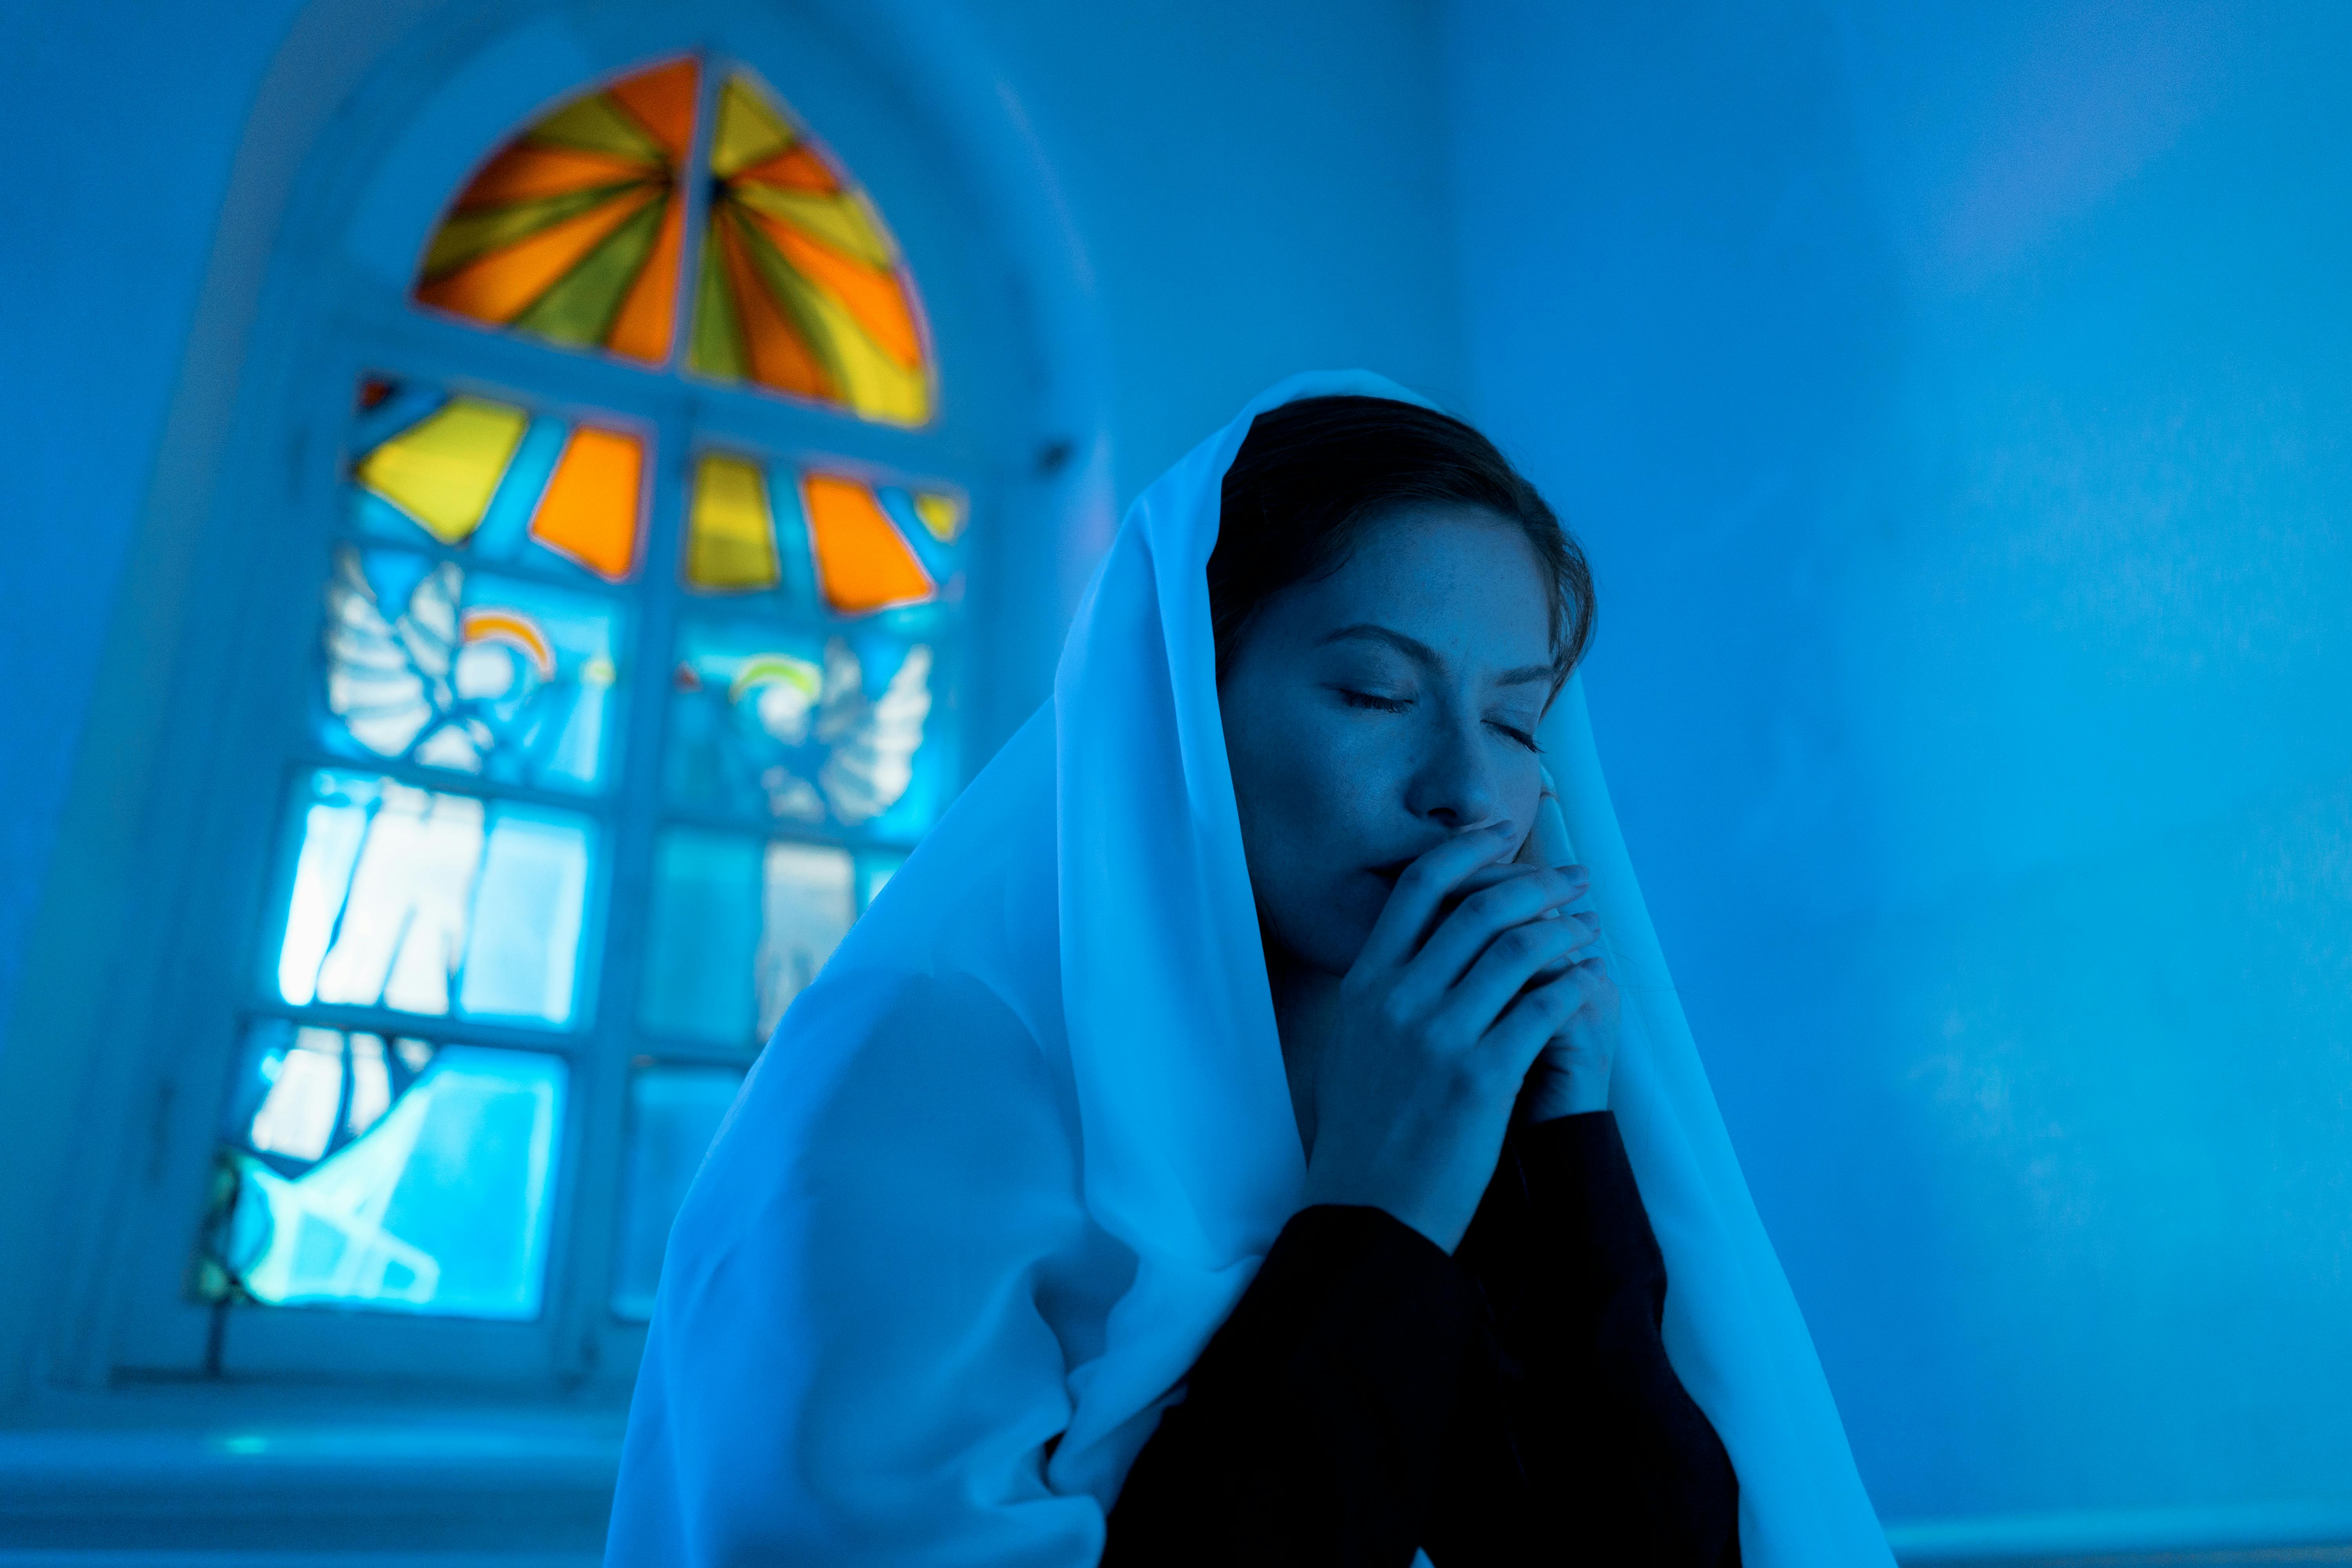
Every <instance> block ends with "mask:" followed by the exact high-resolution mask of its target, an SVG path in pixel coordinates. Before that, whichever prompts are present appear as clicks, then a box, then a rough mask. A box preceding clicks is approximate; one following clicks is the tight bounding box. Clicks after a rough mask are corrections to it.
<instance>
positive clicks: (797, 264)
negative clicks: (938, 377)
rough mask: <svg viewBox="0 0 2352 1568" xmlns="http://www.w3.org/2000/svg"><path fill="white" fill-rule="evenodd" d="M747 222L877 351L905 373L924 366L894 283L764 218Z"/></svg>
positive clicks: (884, 274)
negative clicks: (838, 304)
mask: <svg viewBox="0 0 2352 1568" xmlns="http://www.w3.org/2000/svg"><path fill="white" fill-rule="evenodd" d="M751 217H752V221H753V222H754V223H757V224H758V225H759V226H760V228H761V232H762V233H764V234H766V235H767V237H769V238H770V239H772V240H773V241H775V245H776V248H777V249H778V250H780V251H782V253H783V257H784V259H785V260H786V261H789V262H791V263H792V264H793V268H794V269H795V270H797V271H798V272H800V273H801V275H802V276H803V277H805V278H808V279H811V280H813V281H814V282H815V283H816V284H817V285H818V286H819V287H820V288H822V289H824V290H825V292H827V293H829V294H831V295H832V296H833V297H834V298H835V299H836V300H840V301H841V302H842V304H843V306H844V307H845V308H846V309H847V310H848V311H849V313H850V315H852V316H853V317H855V318H856V321H857V324H858V325H859V326H860V327H863V328H864V329H865V330H866V336H867V337H870V338H872V339H873V340H874V344H875V346H876V347H877V348H879V349H880V350H881V351H882V352H883V353H887V354H888V355H889V356H890V357H891V358H892V359H893V360H896V361H897V362H898V363H899V364H901V365H904V366H905V367H907V368H908V370H912V369H914V368H915V367H916V366H917V365H919V364H921V363H923V345H922V340H921V339H920V338H919V337H918V336H917V335H916V333H915V318H914V315H913V313H912V312H911V311H909V310H908V309H907V297H906V295H905V294H904V293H902V292H901V291H900V290H899V288H898V279H896V278H894V277H892V276H891V275H890V274H889V273H887V272H885V271H882V270H881V269H880V268H873V267H867V266H866V265H865V264H863V263H862V262H856V261H852V260H851V259H850V258H848V257H846V256H844V255H842V254H841V252H839V251H837V250H835V249H834V248H832V247H830V246H824V245H819V244H818V243H817V242H816V241H815V240H813V239H811V238H809V237H808V236H806V235H804V234H803V233H801V232H800V230H798V229H796V228H793V226H791V225H789V224H782V223H778V222H777V221H776V220H775V219H773V218H771V217H769V216H766V215H765V214H761V213H755V214H752V215H751Z"/></svg>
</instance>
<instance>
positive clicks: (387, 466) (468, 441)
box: [358, 397, 530, 544]
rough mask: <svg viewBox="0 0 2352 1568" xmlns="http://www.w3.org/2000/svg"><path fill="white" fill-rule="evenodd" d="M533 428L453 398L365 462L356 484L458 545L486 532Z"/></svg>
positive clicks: (514, 416)
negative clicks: (496, 498) (485, 518)
mask: <svg viewBox="0 0 2352 1568" xmlns="http://www.w3.org/2000/svg"><path fill="white" fill-rule="evenodd" d="M528 423H530V420H529V418H528V416H526V415H525V414H524V413H523V411H522V410H521V409H520V408H510V407H509V406H508V405H505V404H503V403H490V402H487V401H485V400H484V399H481V398H478V397H453V398H451V399H450V400H449V401H448V402H447V403H446V404H443V405H441V406H440V407H439V408H437V409H436V410H435V411H434V412H433V413H431V414H428V415H426V416H425V417H424V418H423V419H420V420H418V421H417V422H416V423H415V424H414V425H412V426H409V427H408V428H407V429H405V430H404V431H402V432H401V433H400V434H399V435H397V436H394V437H393V438H392V439H391V440H389V441H386V442H385V443H383V445H382V446H380V447H376V448H375V450H373V451H372V452H370V453H369V454H368V455H367V456H366V457H364V458H361V459H360V463H359V470H358V473H359V481H360V483H361V484H362V485H364V486H366V487H367V488H368V489H371V490H373V491H374V492H375V493H376V494H377V495H380V496H382V497H383V499H384V500H388V501H390V502H391V503H392V504H393V505H394V506H396V507H398V508H399V509H400V510H403V511H404V512H406V513H407V514H408V515H409V516H410V517H413V518H415V520H416V521H417V524H418V525H419V526H420V527H422V528H423V529H424V530H425V531H426V532H427V533H430V534H431V535H433V537H434V538H436V539H437V540H439V541H441V542H442V543H444V544H456V543H457V542H460V541H462V540H464V539H465V538H466V537H467V535H468V534H470V533H472V532H473V531H474V530H475V529H476V528H478V527H479V526H480V525H481V521H482V513H483V512H484V511H485V510H488V507H489V504H490V497H491V495H492V494H494V493H495V492H496V491H497V489H498V488H499V479H500V477H501V476H503V475H504V474H505V473H506V471H507V463H508V461H509V459H510V458H513V457H514V452H515V447H516V445H517V444H518V443H520V441H521V440H522V433H523V426H525V425H527V424H528Z"/></svg>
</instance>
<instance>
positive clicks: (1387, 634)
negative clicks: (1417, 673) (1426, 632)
mask: <svg viewBox="0 0 2352 1568" xmlns="http://www.w3.org/2000/svg"><path fill="white" fill-rule="evenodd" d="M1335 642H1376V643H1385V644H1387V645H1388V646H1389V647H1392V648H1394V649H1396V650H1397V652H1399V653H1401V654H1402V655H1404V656H1405V658H1409V659H1412V661H1413V662H1414V663H1415V664H1420V665H1425V666H1427V667H1428V668H1431V669H1444V668H1445V660H1444V658H1440V657H1439V655H1438V652H1437V650H1436V649H1435V648H1433V647H1430V646H1429V645H1428V644H1427V643H1425V642H1423V641H1422V640H1421V639H1420V638H1419V637H1407V636H1405V635H1404V633H1402V632H1401V631H1397V630H1395V629H1394V628H1392V627H1390V626H1381V625H1380V624H1379V623H1377V622H1374V621H1358V622H1356V623H1355V624H1353V625H1352V626H1341V627H1340V628H1339V630H1338V631H1334V632H1326V633H1324V634H1323V636H1322V637H1320V638H1318V639H1317V641H1316V644H1315V646H1316V647H1323V646H1324V645H1325V644H1327V643H1335ZM1551 678H1552V667H1551V666H1550V665H1548V664H1523V665H1521V666H1519V667H1518V668H1517V669H1507V670H1505V671H1503V673H1502V674H1500V675H1498V676H1496V677H1495V684H1496V685H1497V686H1525V685H1527V684H1528V683H1529V682H1531V681H1537V680H1549V679H1551Z"/></svg>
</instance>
